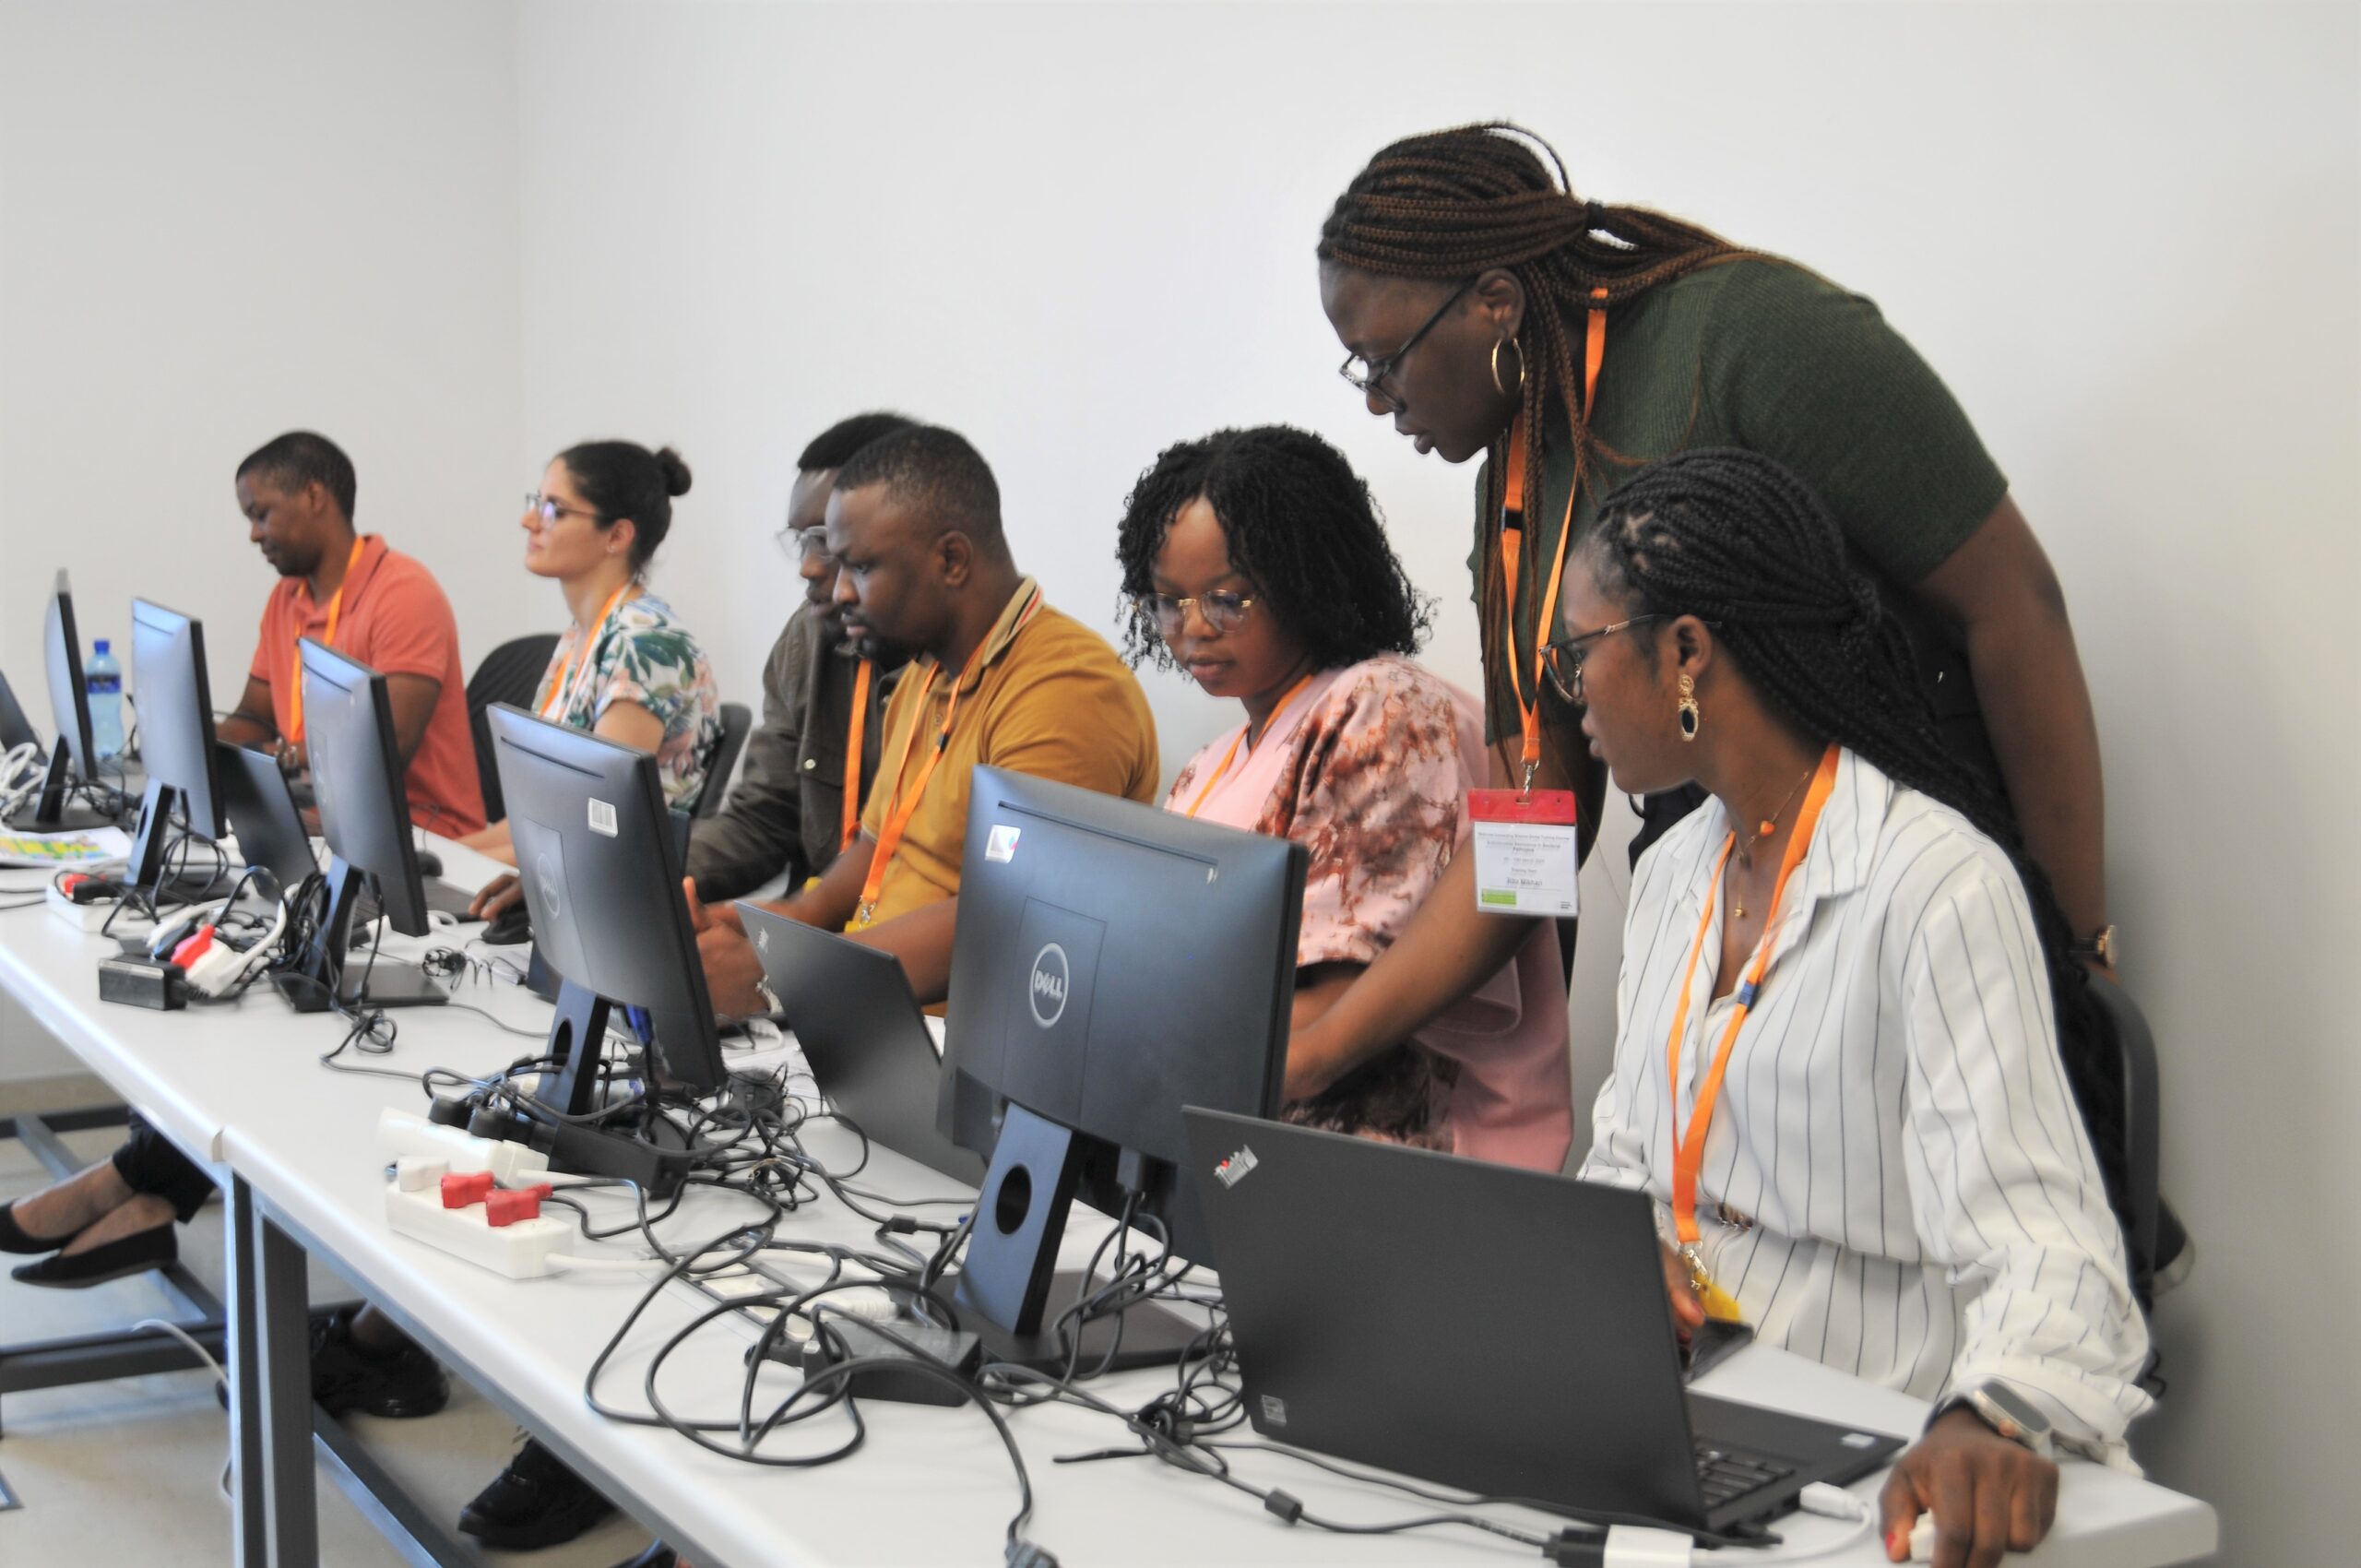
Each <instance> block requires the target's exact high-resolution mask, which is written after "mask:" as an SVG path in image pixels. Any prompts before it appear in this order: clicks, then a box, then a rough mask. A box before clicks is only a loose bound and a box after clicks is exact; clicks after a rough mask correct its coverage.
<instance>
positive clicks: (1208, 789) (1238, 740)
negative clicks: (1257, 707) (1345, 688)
mask: <svg viewBox="0 0 2361 1568" xmlns="http://www.w3.org/2000/svg"><path fill="white" fill-rule="evenodd" d="M1315 673H1316V671H1315ZM1310 684H1311V676H1310V675H1306V676H1305V677H1304V678H1303V679H1302V680H1300V681H1298V682H1297V683H1295V684H1294V685H1292V686H1289V687H1288V688H1287V695H1285V696H1283V697H1281V698H1280V699H1279V705H1278V706H1277V707H1275V708H1273V709H1271V718H1270V722H1269V723H1266V724H1265V725H1264V726H1263V733H1264V736H1265V737H1267V736H1269V734H1270V732H1271V729H1272V726H1273V725H1275V724H1277V723H1278V721H1279V715H1280V714H1282V713H1285V712H1286V711H1287V704H1289V703H1291V702H1293V701H1295V699H1296V697H1297V695H1299V694H1300V693H1301V692H1302V690H1303V688H1304V687H1306V686H1308V685H1310ZM1248 728H1250V729H1251V728H1252V726H1251V725H1250V726H1249V727H1248ZM1245 741H1246V731H1244V730H1240V731H1239V732H1238V734H1237V735H1236V736H1235V737H1234V738H1233V739H1232V740H1231V741H1230V742H1229V750H1228V751H1226V752H1224V753H1222V754H1221V762H1220V764H1219V765H1218V766H1216V767H1215V769H1214V776H1213V777H1212V778H1208V779H1206V780H1205V787H1204V789H1202V790H1198V791H1197V798H1196V799H1195V800H1193V801H1191V802H1189V811H1188V814H1189V815H1191V816H1194V815H1196V814H1197V812H1198V810H1199V808H1201V807H1202V806H1204V803H1205V797H1206V796H1207V795H1210V794H1212V793H1213V792H1214V786H1215V785H1216V784H1218V783H1220V782H1221V781H1222V778H1223V776H1224V775H1226V774H1227V773H1228V772H1229V765H1230V764H1231V763H1232V762H1233V761H1235V760H1236V759H1237V756H1238V748H1239V747H1240V745H1242V744H1244V743H1245ZM1246 754H1247V755H1248V756H1252V755H1253V754H1254V748H1253V747H1252V746H1247V748H1246Z"/></svg>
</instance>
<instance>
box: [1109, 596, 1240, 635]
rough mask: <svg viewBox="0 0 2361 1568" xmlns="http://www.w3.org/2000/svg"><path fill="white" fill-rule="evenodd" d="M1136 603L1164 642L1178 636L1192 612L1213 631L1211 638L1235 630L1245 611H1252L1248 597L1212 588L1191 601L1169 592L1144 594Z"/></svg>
mask: <svg viewBox="0 0 2361 1568" xmlns="http://www.w3.org/2000/svg"><path fill="white" fill-rule="evenodd" d="M1137 603H1138V605H1139V610H1140V613H1141V614H1143V615H1153V616H1155V617H1156V626H1157V630H1158V631H1160V632H1162V633H1163V634H1164V640H1165V641H1166V642H1170V641H1172V640H1173V639H1174V638H1176V637H1178V636H1180V635H1181V627H1182V626H1184V625H1186V624H1188V617H1189V612H1190V611H1191V610H1192V609H1193V610H1195V611H1196V612H1197V613H1198V614H1199V615H1202V616H1203V617H1204V622H1205V624H1206V625H1208V626H1210V627H1212V628H1213V630H1214V635H1215V636H1222V635H1224V634H1227V633H1229V632H1234V631H1236V630H1237V629H1238V624H1239V623H1240V622H1241V621H1243V620H1245V619H1246V612H1248V611H1250V610H1252V609H1253V608H1254V600H1253V597H1252V595H1250V594H1242V593H1236V592H1233V591H1232V590H1230V589H1228V588H1216V589H1215V590H1214V591H1213V592H1211V593H1205V594H1199V595H1198V596H1196V597H1195V598H1194V599H1180V598H1176V597H1175V596H1173V595H1171V594H1169V593H1144V594H1142V595H1140V596H1139V599H1138V600H1137Z"/></svg>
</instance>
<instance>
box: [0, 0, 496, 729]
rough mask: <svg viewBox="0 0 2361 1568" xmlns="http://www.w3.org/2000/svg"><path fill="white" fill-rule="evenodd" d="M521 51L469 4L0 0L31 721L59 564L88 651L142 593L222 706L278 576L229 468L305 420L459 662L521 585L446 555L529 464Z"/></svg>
mask: <svg viewBox="0 0 2361 1568" xmlns="http://www.w3.org/2000/svg"><path fill="white" fill-rule="evenodd" d="M514 43H515V16H514V13H513V11H512V10H511V9H510V8H509V7H508V6H505V5H493V6H484V5H478V4H475V3H473V0H432V3H422V4H404V5H400V6H351V5H319V4H305V3H302V0H279V3H276V4H270V3H264V0H208V3H207V4H202V5H184V4H174V3H171V0H151V3H144V4H132V3H125V0H108V3H107V4H104V5H81V4H72V3H54V0H8V4H6V5H5V6H0V563H5V565H0V583H5V588H0V669H4V670H6V671H7V672H8V674H9V678H10V681H11V683H13V684H14V685H15V686H16V687H17V690H18V695H19V696H20V697H21V698H23V699H24V700H25V701H26V702H27V704H28V706H29V709H30V712H31V713H32V715H33V716H34V719H35V722H36V724H37V725H39V726H40V727H41V728H42V729H43V730H44V731H46V730H47V728H48V726H49V722H50V719H49V703H48V698H47V696H46V695H45V693H44V690H43V687H42V675H41V671H42V663H41V631H42V620H41V607H42V599H43V596H44V595H45V594H46V592H47V582H48V578H49V576H50V574H51V573H52V572H53V571H54V570H55V569H56V568H57V567H60V566H64V567H66V568H68V569H69V570H70V571H71V572H72V573H73V576H74V588H75V600H76V610H77V617H78V619H79V621H80V623H81V630H82V635H83V639H84V641H85V643H86V644H87V643H88V641H89V639H90V638H91V637H94V636H113V637H114V638H115V639H117V646H118V648H121V647H122V641H121V639H122V638H123V637H124V636H125V634H126V633H127V631H128V629H129V624H130V610H129V602H130V600H131V597H132V596H133V595H134V594H144V595H147V596H148V597H150V598H153V599H156V600H160V601H161V602H164V603H167V604H170V605H172V607H173V608H175V609H178V610H183V611H185V612H188V613H191V614H194V615H196V616H198V617H200V618H201V619H203V621H204V622H205V624H206V630H207V633H208V652H209V663H210V664H211V667H212V671H213V699H214V703H215V705H216V706H217V707H229V706H230V705H231V703H233V702H235V701H236V700H237V696H238V694H239V692H240V691H241V690H242V689H243V684H244V673H245V669H246V661H247V659H249V658H250V657H251V655H252V654H253V652H254V639H255V624H256V622H257V620H258V619H259V617H260V615H261V612H262V604H263V599H264V596H265V595H266V594H267V592H268V591H269V589H270V587H271V585H272V584H273V583H274V582H275V581H276V580H277V578H276V576H274V574H273V573H272V572H271V571H270V569H269V568H268V567H267V565H266V564H264V563H263V560H262V558H261V556H260V555H258V554H257V553H255V550H254V548H253V547H252V546H251V545H250V544H248V543H247V542H246V524H245V519H244V518H243V517H240V516H239V514H238V508H237V501H236V497H235V495H234V494H233V493H232V488H231V481H232V475H233V470H234V469H236V467H237V464H238V460H239V458H241V457H243V456H244V455H245V454H246V453H247V452H249V451H252V450H253V449H254V448H255V447H256V446H258V445H261V444H262V443H263V442H264V441H266V440H268V439H269V438H270V437H271V436H274V435H276V434H279V433H280V432H281V431H284V430H287V429H290V428H293V427H297V426H308V427H311V428H314V429H317V430H320V431H322V432H324V433H326V434H327V435H329V436H330V437H331V438H333V439H334V440H336V441H337V442H338V444H340V445H343V446H344V447H345V449H346V450H347V451H348V452H350V454H351V455H352V458H353V462H354V465H355V467H356V468H357V469H358V470H359V473H360V492H359V501H358V505H357V506H356V507H355V521H356V522H358V523H359V525H360V526H361V527H362V528H363V529H367V530H370V531H373V532H383V533H385V534H386V535H387V536H388V537H389V538H390V539H391V540H393V541H394V542H395V543H396V544H397V546H398V547H399V548H401V549H403V550H406V551H409V552H412V553H414V554H417V555H419V556H421V557H422V558H423V559H424V560H425V561H426V562H427V564H429V565H430V566H432V567H433V568H434V569H435V571H436V572H437V574H438V575H439V576H441V578H442V581H443V585H444V588H445V591H446V592H447V593H448V594H449V595H450V597H451V599H452V601H453V603H454V605H455V606H456V608H457V612H458V616H459V625H460V631H461V635H462V640H463V645H464V647H465V649H466V652H467V654H468V656H469V659H473V658H474V657H475V656H477V655H479V654H481V652H483V651H484V650H485V649H487V648H489V647H490V646H491V638H492V635H493V633H494V632H495V631H497V630H499V629H500V628H503V627H504V626H506V625H507V624H509V623H510V621H511V619H512V618H513V612H512V611H511V610H510V608H509V600H511V598H512V597H513V595H514V591H515V588H516V585H515V583H514V582H513V581H512V580H511V579H510V578H508V577H507V576H504V575H500V574H486V573H482V572H469V571H468V570H467V569H466V567H467V565H468V564H469V561H470V560H471V559H472V558H473V557H474V556H476V555H477V554H478V553H480V552H481V549H482V547H483V544H484V541H485V539H486V536H487V534H490V533H494V532H498V533H500V535H501V543H502V544H503V545H505V542H506V538H505V533H504V530H505V529H506V527H507V526H508V525H509V524H511V523H512V522H513V521H514V520H515V518H516V514H517V512H518V511H519V510H520V509H521V507H520V505H519V503H518V499H517V498H518V497H519V496H520V495H521V494H522V493H524V491H526V490H527V489H528V488H530V482H531V476H528V475H520V474H519V473H518V472H517V471H516V461H515V457H516V444H517V438H516V429H517V398H518V374H517V358H516V341H517V339H516V333H517V282H516V279H517V255H518V250H517V244H516V105H515V101H514V97H513V95H512V90H511V89H512V84H513V81H514V77H515V58H514ZM87 651H88V649H87V647H86V648H85V652H86V653H87ZM124 657H125V664H126V666H127V665H128V663H129V659H128V654H127V651H126V652H125V654H124Z"/></svg>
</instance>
